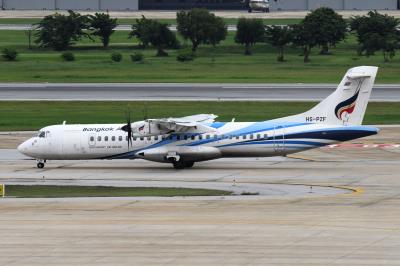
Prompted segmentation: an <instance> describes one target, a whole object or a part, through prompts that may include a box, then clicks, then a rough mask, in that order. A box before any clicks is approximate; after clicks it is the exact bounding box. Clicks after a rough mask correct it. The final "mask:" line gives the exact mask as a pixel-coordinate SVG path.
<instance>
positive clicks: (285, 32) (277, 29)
mask: <svg viewBox="0 0 400 266" xmlns="http://www.w3.org/2000/svg"><path fill="white" fill-rule="evenodd" d="M265 40H266V42H267V43H269V44H271V45H272V46H274V47H276V48H277V49H278V58H277V60H278V62H283V61H284V49H285V46H286V45H288V44H289V43H291V42H292V40H293V30H292V28H291V27H289V26H283V27H281V26H268V27H267V28H266V32H265Z"/></svg>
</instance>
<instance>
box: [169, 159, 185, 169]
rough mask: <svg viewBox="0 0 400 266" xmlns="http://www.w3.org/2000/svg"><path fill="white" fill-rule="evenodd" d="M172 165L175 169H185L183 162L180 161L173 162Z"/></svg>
mask: <svg viewBox="0 0 400 266" xmlns="http://www.w3.org/2000/svg"><path fill="white" fill-rule="evenodd" d="M172 165H173V166H174V168H175V169H184V168H185V162H182V161H176V162H173V163H172Z"/></svg>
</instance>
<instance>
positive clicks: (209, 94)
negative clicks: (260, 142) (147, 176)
mask: <svg viewBox="0 0 400 266" xmlns="http://www.w3.org/2000/svg"><path fill="white" fill-rule="evenodd" d="M336 87H337V84H229V83H227V84H223V83H221V84H219V83H214V84H201V83H200V84H199V83H162V84H161V83H120V84H118V83H117V84H115V83H111V84H110V83H0V101H2V100H3V101H7V100H55V101H63V100H64V101H65V100H67V101H68V100H88V101H94V100H98V101H100V100H101V101H129V100H140V101H174V100H188V101H190V100H191V101H199V100H204V101H215V100H221V101H229V100H234V101H240V100H242V101H246V100H251V101H319V100H322V99H324V98H326V97H327V96H328V95H329V94H330V93H332V92H333V91H334V90H335V89H336ZM370 101H380V102H384V101H388V102H398V101H400V85H399V84H385V85H375V86H374V89H373V90H372V94H371V100H370Z"/></svg>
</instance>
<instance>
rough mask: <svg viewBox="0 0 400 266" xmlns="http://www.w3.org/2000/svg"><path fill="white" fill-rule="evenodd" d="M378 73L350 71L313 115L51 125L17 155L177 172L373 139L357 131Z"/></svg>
mask: <svg viewBox="0 0 400 266" xmlns="http://www.w3.org/2000/svg"><path fill="white" fill-rule="evenodd" d="M377 71H378V68H377V67H371V66H360V67H355V68H352V69H350V70H348V71H347V73H346V75H345V76H344V78H343V80H342V82H341V83H340V84H339V86H338V88H337V89H336V90H335V91H334V92H333V93H332V94H331V95H330V96H329V97H327V98H326V99H325V100H323V101H322V102H321V103H319V104H318V105H316V106H315V107H314V108H312V109H311V110H309V111H307V112H305V113H302V114H298V115H293V116H289V117H284V118H279V119H274V120H269V121H262V122H234V121H232V122H215V118H216V116H215V115H212V114H200V115H194V116H188V117H182V118H165V119H147V120H144V121H138V122H134V123H131V122H130V121H129V122H128V123H127V124H89V125H66V124H63V125H53V126H48V127H45V128H43V129H41V130H40V131H39V134H38V135H37V136H36V137H33V138H31V139H29V140H27V141H25V142H24V143H22V144H21V145H20V146H19V147H18V150H19V151H20V152H21V153H23V154H25V155H27V156H30V157H32V158H35V159H37V166H38V167H39V168H42V167H44V163H45V162H46V160H87V159H139V158H140V159H145V160H150V161H155V162H160V163H171V164H173V166H174V167H175V168H177V169H181V168H185V167H192V166H193V164H194V163H195V162H199V161H205V160H212V159H218V158H222V157H267V156H285V155H287V154H291V153H296V152H301V151H305V150H308V149H313V148H318V147H322V146H326V145H330V144H334V143H338V142H342V141H348V140H353V139H357V138H361V137H365V136H370V135H374V134H377V133H378V131H379V129H377V128H375V127H371V126H362V125H361V124H362V121H363V118H364V114H365V110H366V108H367V104H368V100H369V97H370V94H371V90H372V87H373V84H374V81H375V77H376V74H377Z"/></svg>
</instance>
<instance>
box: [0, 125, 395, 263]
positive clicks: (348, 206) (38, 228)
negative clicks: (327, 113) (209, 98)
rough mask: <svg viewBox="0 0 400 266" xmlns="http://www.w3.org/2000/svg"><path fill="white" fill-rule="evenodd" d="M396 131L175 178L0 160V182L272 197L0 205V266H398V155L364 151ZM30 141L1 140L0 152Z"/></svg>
mask: <svg viewBox="0 0 400 266" xmlns="http://www.w3.org/2000/svg"><path fill="white" fill-rule="evenodd" d="M399 133H400V127H382V131H381V132H380V134H378V135H375V136H372V137H368V138H365V139H361V140H358V141H355V142H353V144H354V145H353V146H352V145H348V146H338V147H334V148H322V149H316V150H312V151H308V152H304V153H300V154H297V155H295V156H294V157H295V158H263V159H256V158H254V159H245V160H244V159H240V158H237V159H223V160H216V161H210V162H203V163H199V164H197V165H196V166H195V167H194V168H193V169H187V170H183V171H177V170H174V169H172V168H171V167H170V166H169V165H164V164H156V163H152V162H143V161H62V162H55V161H54V162H49V163H48V164H47V165H46V168H44V169H37V168H35V165H34V161H31V160H24V159H23V158H20V159H18V158H11V159H9V160H5V159H4V158H0V175H1V179H2V181H3V182H4V181H5V182H14V183H25V184H32V183H41V184H86V185H90V184H92V185H96V184H108V185H120V186H121V185H129V184H135V183H136V184H140V185H143V184H147V185H153V184H157V185H163V184H164V185H173V184H175V185H177V184H178V185H181V184H185V185H189V184H190V185H192V186H202V185H204V186H208V187H221V186H229V187H233V186H234V185H235V186H237V187H239V189H238V190H237V194H240V191H241V189H242V188H244V187H246V189H249V188H250V187H251V189H255V190H260V188H261V190H262V191H264V192H267V191H269V194H268V193H266V194H267V195H258V196H243V195H238V196H234V197H213V198H201V199H199V198H191V197H186V198H179V197H178V198H166V199H157V198H150V199H144V198H89V199H85V198H75V199H68V198H65V199H13V198H4V199H0V235H1V238H2V241H0V253H1V254H2V256H0V265H41V266H42V265H71V264H73V265H205V264H207V265H336V264H337V265H399V263H400V253H399V252H398V251H399V250H400V219H399V218H400V217H399V216H400V192H399V191H400V176H399V175H400V174H399V172H400V165H399V163H398V162H399V160H400V148H395V146H379V145H376V146H374V145H371V144H383V143H386V144H389V143H399V137H398V136H399ZM29 135H30V133H28V134H23V133H18V134H0V144H1V143H6V144H3V145H6V146H1V148H6V147H8V148H9V149H12V148H15V145H16V144H17V142H18V141H19V140H23V139H24V138H26V137H28V136H29ZM356 143H362V144H366V145H367V144H368V145H369V146H368V148H364V146H365V145H364V146H363V147H359V146H355V145H356ZM13 145H14V146H13ZM355 147H357V148H355ZM4 152H5V153H7V151H5V150H0V153H4ZM43 176H44V179H43ZM241 186H243V187H241ZM310 186H313V188H314V189H317V190H318V189H319V188H324V187H325V188H327V187H330V186H332V187H345V188H353V189H354V191H353V192H350V193H348V191H347V190H344V191H347V192H344V191H339V193H338V191H336V192H335V193H334V194H333V195H332V194H331V195H319V194H318V193H316V194H314V193H308V192H309V187H310ZM289 190H290V191H289ZM328 190H329V189H328ZM252 191H253V190H252ZM293 191H295V193H292V192H293ZM306 192H307V193H306ZM235 197H236V199H235ZM232 198H233V200H232Z"/></svg>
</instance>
